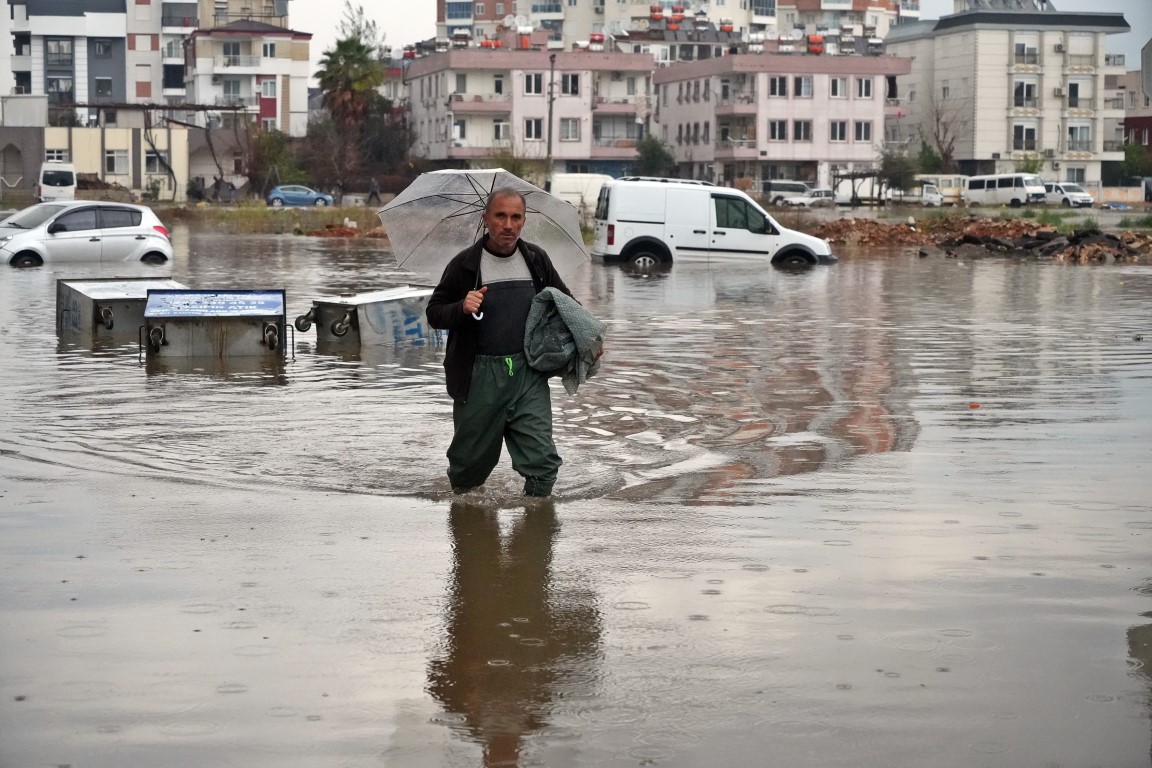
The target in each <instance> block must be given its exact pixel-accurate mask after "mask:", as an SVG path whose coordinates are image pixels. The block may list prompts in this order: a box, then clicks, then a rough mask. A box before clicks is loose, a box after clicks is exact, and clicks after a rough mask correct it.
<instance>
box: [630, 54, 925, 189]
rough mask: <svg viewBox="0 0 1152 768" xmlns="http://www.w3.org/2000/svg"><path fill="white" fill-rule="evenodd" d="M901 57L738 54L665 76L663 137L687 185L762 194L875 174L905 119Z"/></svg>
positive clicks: (669, 70) (905, 65)
mask: <svg viewBox="0 0 1152 768" xmlns="http://www.w3.org/2000/svg"><path fill="white" fill-rule="evenodd" d="M910 68H911V62H909V61H908V60H907V59H901V58H895V57H891V56H831V55H800V54H780V53H760V54H751V53H744V54H736V55H730V56H723V57H720V58H712V59H706V60H702V61H695V62H682V63H679V64H676V65H673V66H668V67H661V68H660V69H658V70H657V71H656V73H655V75H654V78H653V79H654V85H655V89H656V97H657V101H656V119H655V121H654V123H653V130H654V131H656V132H657V135H658V136H659V137H660V139H661V140H662V141H663V142H664V143H665V144H666V145H667V146H668V147H669V148H670V150H671V152H672V154H673V156H674V157H675V158H676V161H677V163H678V164H679V166H680V175H681V176H683V177H686V178H695V179H704V180H707V181H713V182H719V183H723V184H726V185H729V186H742V185H744V186H747V187H749V188H752V189H754V190H759V189H761V187H762V184H763V183H764V182H765V181H769V180H772V179H799V180H804V181H808V182H811V183H813V184H816V185H819V186H830V185H831V182H832V177H833V175H834V174H836V173H842V172H847V171H851V170H860V169H863V168H871V167H873V166H874V165H875V163H876V161H877V159H878V155H879V147H880V146H881V145H882V144H883V142H884V136H885V121H886V120H888V119H893V118H894V117H895V116H896V115H897V114H899V109H900V103H899V99H898V98H897V91H896V83H897V78H898V77H901V76H904V75H907V74H908V72H909V71H910Z"/></svg>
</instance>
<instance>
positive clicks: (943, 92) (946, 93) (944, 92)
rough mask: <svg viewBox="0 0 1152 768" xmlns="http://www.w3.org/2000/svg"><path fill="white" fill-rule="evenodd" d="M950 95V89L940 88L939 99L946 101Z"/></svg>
mask: <svg viewBox="0 0 1152 768" xmlns="http://www.w3.org/2000/svg"><path fill="white" fill-rule="evenodd" d="M951 95H952V89H951V88H949V87H948V86H946V85H944V86H941V87H940V98H942V99H945V100H947V99H948V97H949V96H951Z"/></svg>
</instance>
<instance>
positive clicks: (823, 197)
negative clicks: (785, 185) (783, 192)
mask: <svg viewBox="0 0 1152 768" xmlns="http://www.w3.org/2000/svg"><path fill="white" fill-rule="evenodd" d="M834 202H835V198H834V196H833V194H832V190H830V189H810V190H808V191H807V192H805V193H804V194H802V195H798V196H796V197H786V198H784V205H795V206H799V207H801V208H820V207H825V206H831V205H832V204H833V203H834Z"/></svg>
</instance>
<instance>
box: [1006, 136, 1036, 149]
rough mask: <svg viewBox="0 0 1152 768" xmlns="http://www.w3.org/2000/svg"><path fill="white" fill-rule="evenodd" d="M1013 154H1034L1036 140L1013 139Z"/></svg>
mask: <svg viewBox="0 0 1152 768" xmlns="http://www.w3.org/2000/svg"><path fill="white" fill-rule="evenodd" d="M1012 151H1013V152H1035V151H1036V139H1013V140H1012Z"/></svg>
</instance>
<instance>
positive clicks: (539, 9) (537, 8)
mask: <svg viewBox="0 0 1152 768" xmlns="http://www.w3.org/2000/svg"><path fill="white" fill-rule="evenodd" d="M532 13H564V6H563V5H561V4H560V3H532Z"/></svg>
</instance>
